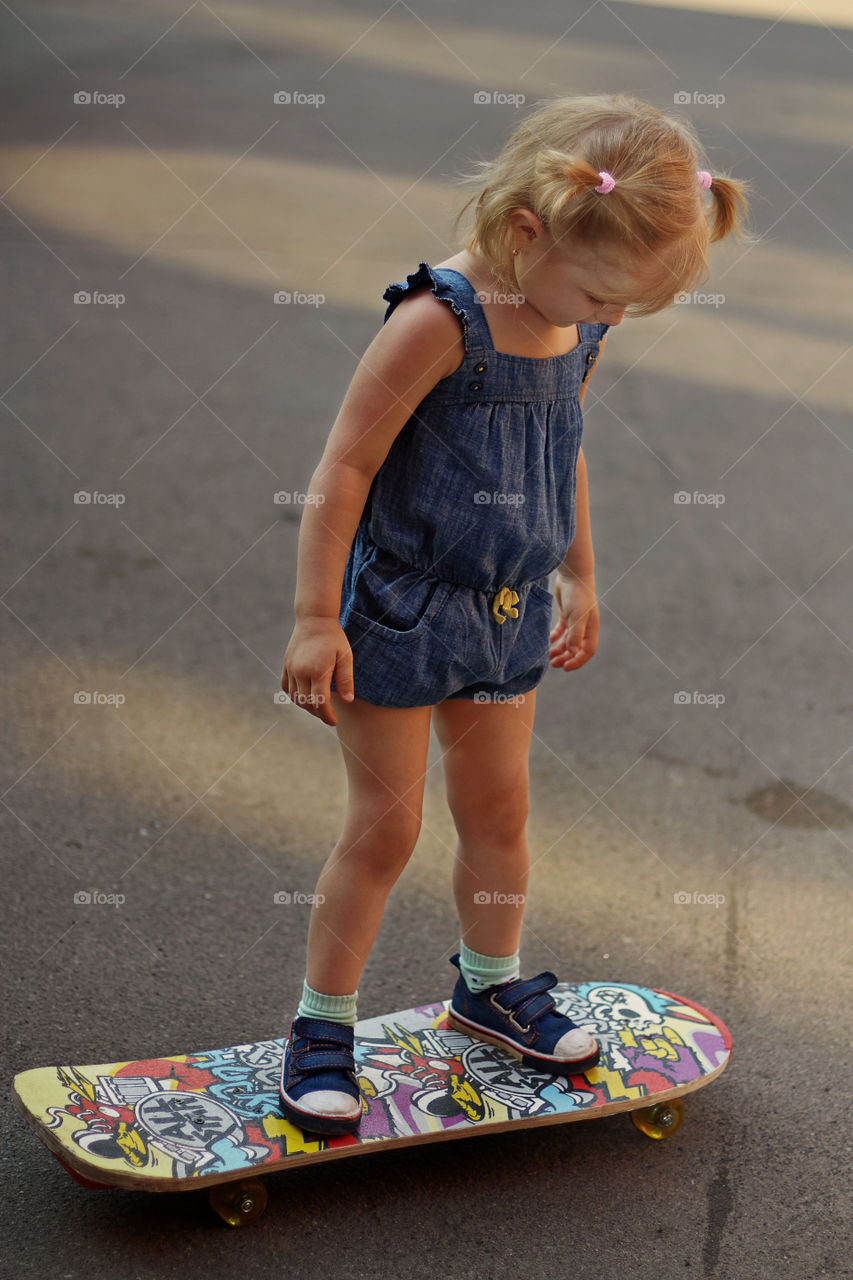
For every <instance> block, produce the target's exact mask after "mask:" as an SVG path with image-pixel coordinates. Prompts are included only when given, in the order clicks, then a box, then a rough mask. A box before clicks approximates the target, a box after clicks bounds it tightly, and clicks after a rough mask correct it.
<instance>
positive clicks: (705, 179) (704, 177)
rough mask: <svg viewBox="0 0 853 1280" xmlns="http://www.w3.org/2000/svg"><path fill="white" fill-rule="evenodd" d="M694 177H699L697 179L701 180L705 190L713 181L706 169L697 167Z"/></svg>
mask: <svg viewBox="0 0 853 1280" xmlns="http://www.w3.org/2000/svg"><path fill="white" fill-rule="evenodd" d="M696 177H697V178H698V179H699V181H700V182H701V184H702V186H703V187H704V188H705V190H706V191H707V190H708V188H709V187H710V185H711V183H712V182H713V181H714V179H713V178H712V177H711V175H710V173H709V172H708V170H707V169H697V170H696Z"/></svg>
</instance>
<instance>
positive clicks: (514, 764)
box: [433, 689, 536, 956]
mask: <svg viewBox="0 0 853 1280" xmlns="http://www.w3.org/2000/svg"><path fill="white" fill-rule="evenodd" d="M535 711H536V690H535V689H534V690H533V691H532V692H531V693H527V694H524V696H523V698H522V699H521V700H520V701H517V702H473V701H469V700H468V699H462V698H455V699H454V698H447V699H445V701H444V702H441V703H439V704H438V706H436V707H435V708H434V710H433V722H434V724H435V730H436V736H437V737H438V740H439V743H440V744H441V746H442V748H443V749H444V753H445V754H444V761H443V763H444V774H445V779H446V782H447V800H448V804H449V805H450V811H451V813H452V814H453V821H454V823H455V825H456V832H457V835H458V837H459V843H458V846H457V850H456V861H455V864H454V872H453V891H454V894H455V897H456V908H457V911H458V912H459V920H460V924H461V927H462V940H463V942H464V943H465V945H466V946H468V947H470V948H471V950H472V951H478V952H480V953H481V954H483V955H487V956H510V955H514V954H515V953H516V952H517V951H518V947H519V941H520V938H521V922H522V917H523V914H524V901H525V895H526V893H527V874H528V868H529V855H528V849H527V831H526V827H527V813H528V808H529V779H528V756H529V753H530V737H531V733H532V730H533V717H534V714H535ZM486 895H488V899H486Z"/></svg>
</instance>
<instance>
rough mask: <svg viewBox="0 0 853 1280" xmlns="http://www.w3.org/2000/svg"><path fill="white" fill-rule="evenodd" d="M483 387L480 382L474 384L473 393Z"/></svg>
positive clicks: (472, 384)
mask: <svg viewBox="0 0 853 1280" xmlns="http://www.w3.org/2000/svg"><path fill="white" fill-rule="evenodd" d="M481 386H482V383H480V382H472V383H471V390H472V391H479V390H480V387H481Z"/></svg>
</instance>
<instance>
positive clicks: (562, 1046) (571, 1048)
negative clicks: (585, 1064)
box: [554, 1027, 598, 1062]
mask: <svg viewBox="0 0 853 1280" xmlns="http://www.w3.org/2000/svg"><path fill="white" fill-rule="evenodd" d="M597 1048H598V1044H597V1042H596V1041H595V1040H593V1038H592V1036H591V1035H590V1034H589V1032H588V1031H584V1029H583V1027H575V1028H574V1030H572V1031H567V1032H566V1034H565V1035H564V1036H561V1037H560V1039H559V1040H558V1041H557V1044H556V1046H555V1048H554V1057H555V1058H565V1059H567V1060H568V1061H569V1062H574V1061H575V1060H578V1061H580V1059H582V1058H589V1057H591V1055H592V1054H593V1053H595V1051H596V1049H597Z"/></svg>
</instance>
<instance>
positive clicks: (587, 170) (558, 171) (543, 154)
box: [535, 147, 601, 218]
mask: <svg viewBox="0 0 853 1280" xmlns="http://www.w3.org/2000/svg"><path fill="white" fill-rule="evenodd" d="M535 172H536V177H537V178H538V179H540V182H541V186H540V188H539V198H540V201H541V203H542V206H543V208H546V209H548V211H549V212H550V215H551V217H552V218H553V217H555V216H559V214H560V212H561V210H562V209H563V208H564V206H565V205H567V204H569V202H570V201H572V200H574V199H575V197H576V196H580V195H583V194H585V193H586V192H588V191H594V190H595V188H596V187H597V186H599V185H600V183H601V175H600V173H599V171H598V170H597V169H593V167H592V165H591V164H590V163H589V161H588V160H586V159H585V158H584V157H583V156H573V155H567V154H566V152H564V151H557V150H556V149H555V148H553V147H545V148H543V149H542V151H540V152H539V154H538V155H537V157H536V168H535Z"/></svg>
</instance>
